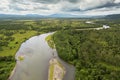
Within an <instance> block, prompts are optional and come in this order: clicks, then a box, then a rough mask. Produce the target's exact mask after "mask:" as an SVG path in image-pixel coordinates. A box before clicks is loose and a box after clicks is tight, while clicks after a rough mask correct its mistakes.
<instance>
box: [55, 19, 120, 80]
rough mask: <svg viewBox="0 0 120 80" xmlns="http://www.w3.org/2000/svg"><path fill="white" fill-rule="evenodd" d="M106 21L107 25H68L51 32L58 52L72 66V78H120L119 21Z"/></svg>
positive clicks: (117, 79)
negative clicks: (85, 27) (90, 27)
mask: <svg viewBox="0 0 120 80" xmlns="http://www.w3.org/2000/svg"><path fill="white" fill-rule="evenodd" d="M99 23H101V24H102V21H101V22H99ZM104 23H105V20H104ZM106 23H108V25H110V26H111V28H110V29H103V30H73V29H69V30H61V31H58V32H56V33H55V34H54V35H53V40H54V42H55V46H56V49H57V51H58V55H59V56H60V57H61V58H62V59H63V60H65V61H67V62H69V63H71V64H73V65H74V66H75V67H76V76H75V80H119V79H120V63H119V62H120V35H119V34H120V27H119V26H120V24H119V23H120V22H118V21H117V22H116V21H110V22H109V21H108V22H106Z"/></svg>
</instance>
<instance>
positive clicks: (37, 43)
mask: <svg viewBox="0 0 120 80" xmlns="http://www.w3.org/2000/svg"><path fill="white" fill-rule="evenodd" d="M50 34H52V33H47V34H42V35H39V36H34V37H32V38H30V39H29V40H27V41H26V42H24V43H22V45H21V47H20V49H19V50H18V52H17V53H16V56H15V58H16V60H17V63H16V67H15V69H14V73H13V74H12V75H11V77H10V80H48V69H49V60H50V59H51V58H52V53H53V51H54V53H55V55H56V56H57V51H56V50H52V49H51V48H50V47H49V46H48V44H47V42H46V41H45V38H46V37H47V36H48V35H50ZM19 56H24V60H21V61H20V60H18V57H19ZM57 58H58V59H59V61H60V62H61V63H62V64H63V66H64V67H65V69H66V74H65V77H64V80H74V74H75V68H74V67H73V66H72V65H69V64H67V63H66V62H64V61H62V60H61V59H60V58H59V57H58V56H57Z"/></svg>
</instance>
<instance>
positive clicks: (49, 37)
mask: <svg viewBox="0 0 120 80" xmlns="http://www.w3.org/2000/svg"><path fill="white" fill-rule="evenodd" d="M45 40H46V41H47V43H48V45H49V46H50V47H51V48H55V45H54V42H53V40H52V35H49V36H47V37H46V39H45Z"/></svg>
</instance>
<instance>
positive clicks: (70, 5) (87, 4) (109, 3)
mask: <svg viewBox="0 0 120 80" xmlns="http://www.w3.org/2000/svg"><path fill="white" fill-rule="evenodd" d="M0 13H9V14H42V15H50V14H56V13H59V14H60V13H62V14H74V15H83V14H86V15H98V14H99V13H102V14H103V15H106V14H112V13H113V14H120V0H1V5H0Z"/></svg>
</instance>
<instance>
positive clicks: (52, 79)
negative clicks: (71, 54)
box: [48, 57, 65, 80]
mask: <svg viewBox="0 0 120 80" xmlns="http://www.w3.org/2000/svg"><path fill="white" fill-rule="evenodd" d="M64 75H65V68H64V67H63V65H62V64H61V63H60V62H59V61H58V60H57V59H56V58H55V57H53V58H52V59H50V61H49V73H48V80H63V77H64Z"/></svg>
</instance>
